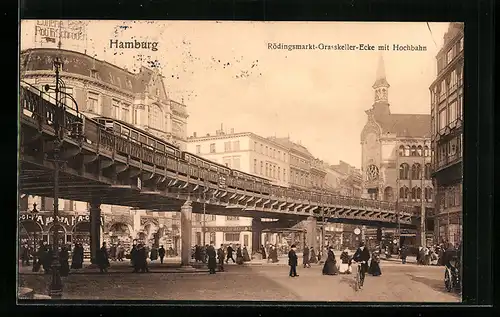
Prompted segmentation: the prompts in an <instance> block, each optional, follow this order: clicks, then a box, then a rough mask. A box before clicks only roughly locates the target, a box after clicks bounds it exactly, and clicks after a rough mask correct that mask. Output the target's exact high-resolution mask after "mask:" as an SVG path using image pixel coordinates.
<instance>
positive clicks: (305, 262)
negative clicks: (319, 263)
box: [302, 246, 311, 268]
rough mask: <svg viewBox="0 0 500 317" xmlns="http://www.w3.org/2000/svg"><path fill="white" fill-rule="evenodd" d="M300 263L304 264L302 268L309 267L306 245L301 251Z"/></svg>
mask: <svg viewBox="0 0 500 317" xmlns="http://www.w3.org/2000/svg"><path fill="white" fill-rule="evenodd" d="M302 264H303V265H304V268H309V267H311V264H310V260H309V248H308V247H307V246H305V247H304V251H303V253H302Z"/></svg>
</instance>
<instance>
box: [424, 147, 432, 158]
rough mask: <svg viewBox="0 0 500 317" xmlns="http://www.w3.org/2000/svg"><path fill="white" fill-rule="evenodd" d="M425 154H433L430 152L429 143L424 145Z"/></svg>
mask: <svg viewBox="0 0 500 317" xmlns="http://www.w3.org/2000/svg"><path fill="white" fill-rule="evenodd" d="M424 156H431V153H430V152H429V147H428V146H427V145H426V146H424Z"/></svg>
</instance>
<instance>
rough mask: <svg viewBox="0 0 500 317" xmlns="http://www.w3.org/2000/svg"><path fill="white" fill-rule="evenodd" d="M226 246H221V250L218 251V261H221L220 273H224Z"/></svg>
mask: <svg viewBox="0 0 500 317" xmlns="http://www.w3.org/2000/svg"><path fill="white" fill-rule="evenodd" d="M224 257H225V254H224V245H223V244H221V245H220V248H219V250H217V259H218V260H219V272H224Z"/></svg>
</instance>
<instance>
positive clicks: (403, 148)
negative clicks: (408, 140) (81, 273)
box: [398, 145, 405, 156]
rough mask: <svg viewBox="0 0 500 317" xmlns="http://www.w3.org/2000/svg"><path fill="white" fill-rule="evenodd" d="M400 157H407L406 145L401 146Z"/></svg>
mask: <svg viewBox="0 0 500 317" xmlns="http://www.w3.org/2000/svg"><path fill="white" fill-rule="evenodd" d="M398 155H399V156H405V146H404V145H400V146H399V154H398Z"/></svg>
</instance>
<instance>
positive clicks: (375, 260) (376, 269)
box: [368, 252, 382, 276]
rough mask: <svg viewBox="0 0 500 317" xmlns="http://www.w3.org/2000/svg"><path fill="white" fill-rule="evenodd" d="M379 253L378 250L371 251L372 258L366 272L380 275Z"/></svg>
mask: <svg viewBox="0 0 500 317" xmlns="http://www.w3.org/2000/svg"><path fill="white" fill-rule="evenodd" d="M379 263H380V255H379V253H378V252H373V253H372V260H371V261H370V267H369V268H368V274H370V275H372V276H379V275H382V271H381V270H380V265H379Z"/></svg>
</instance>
